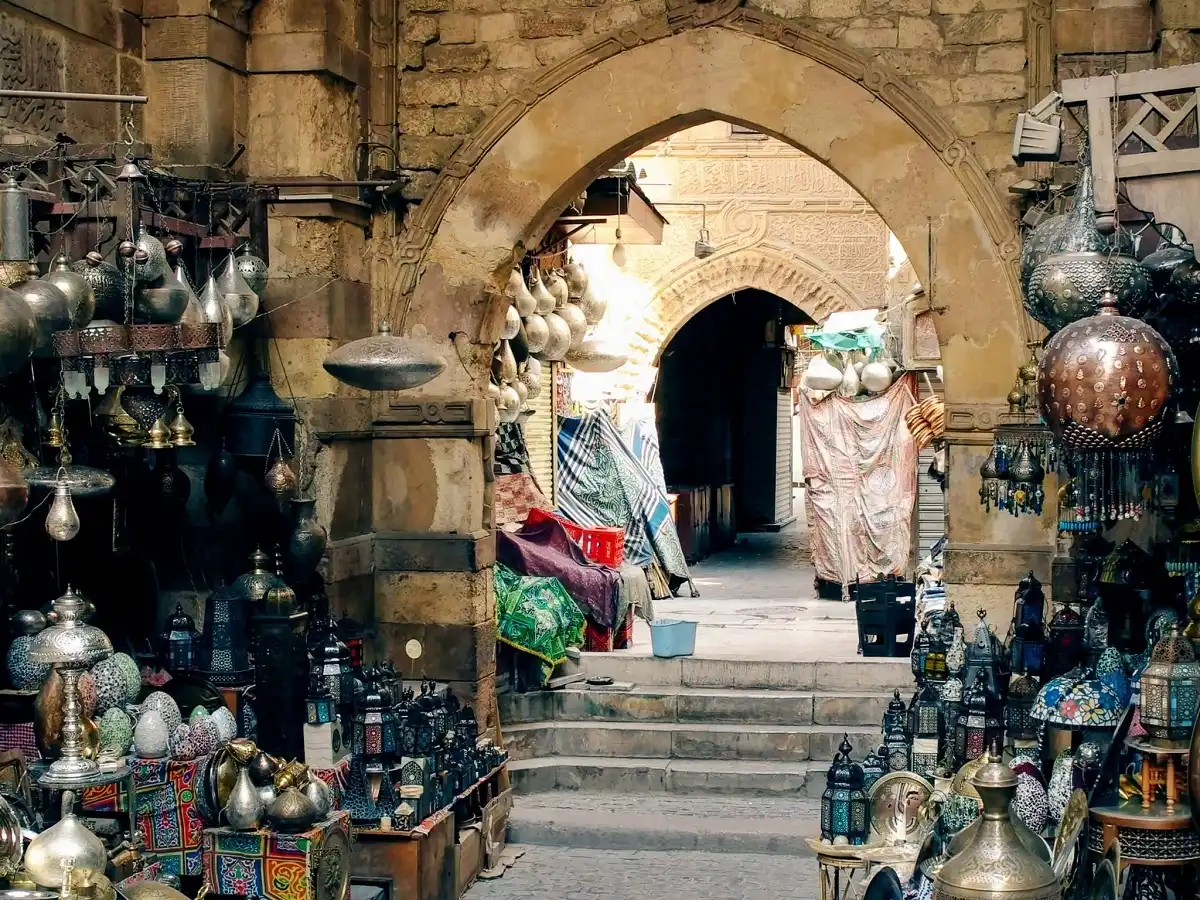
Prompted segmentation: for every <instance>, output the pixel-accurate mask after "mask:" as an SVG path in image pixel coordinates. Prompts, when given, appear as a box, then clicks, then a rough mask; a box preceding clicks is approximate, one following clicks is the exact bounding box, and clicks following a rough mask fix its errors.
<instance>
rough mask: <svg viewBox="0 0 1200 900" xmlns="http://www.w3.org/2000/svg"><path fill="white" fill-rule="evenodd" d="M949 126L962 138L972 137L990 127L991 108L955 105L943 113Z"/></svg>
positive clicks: (985, 105)
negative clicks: (948, 121)
mask: <svg viewBox="0 0 1200 900" xmlns="http://www.w3.org/2000/svg"><path fill="white" fill-rule="evenodd" d="M945 115H946V117H947V118H948V119H949V120H950V124H951V125H953V126H954V130H955V131H957V132H958V133H959V134H960V135H962V136H963V137H972V136H973V135H976V134H981V133H982V132H985V131H988V130H990V129H991V127H992V107H991V105H987V104H978V105H973V104H968V103H957V104H955V105H954V106H951V107H949V108H948V109H947V110H946V111H945Z"/></svg>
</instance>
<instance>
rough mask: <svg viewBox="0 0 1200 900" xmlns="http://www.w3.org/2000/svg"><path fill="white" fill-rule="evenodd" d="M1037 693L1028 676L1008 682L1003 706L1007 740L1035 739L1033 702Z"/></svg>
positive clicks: (1036, 730) (1034, 684)
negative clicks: (1006, 696)
mask: <svg viewBox="0 0 1200 900" xmlns="http://www.w3.org/2000/svg"><path fill="white" fill-rule="evenodd" d="M1037 692H1038V685H1037V682H1036V681H1034V680H1033V679H1032V678H1030V677H1029V676H1028V675H1021V676H1019V677H1017V678H1014V679H1013V680H1012V681H1011V682H1009V685H1008V701H1007V702H1006V704H1005V706H1004V729H1005V731H1006V732H1007V733H1008V737H1009V740H1013V741H1032V740H1036V739H1037V732H1038V723H1037V720H1036V719H1034V718H1033V702H1034V700H1035V699H1036V698H1037Z"/></svg>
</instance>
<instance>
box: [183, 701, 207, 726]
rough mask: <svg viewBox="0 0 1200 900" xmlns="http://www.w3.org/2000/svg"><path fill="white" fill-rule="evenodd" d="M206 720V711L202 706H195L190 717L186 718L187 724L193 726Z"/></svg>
mask: <svg viewBox="0 0 1200 900" xmlns="http://www.w3.org/2000/svg"><path fill="white" fill-rule="evenodd" d="M207 718H208V710H207V709H205V708H204V707H203V706H197V707H196V708H195V709H193V710H192V713H191V715H189V716H188V724H189V725H195V724H196V723H197V722H199V721H200V720H201V719H207Z"/></svg>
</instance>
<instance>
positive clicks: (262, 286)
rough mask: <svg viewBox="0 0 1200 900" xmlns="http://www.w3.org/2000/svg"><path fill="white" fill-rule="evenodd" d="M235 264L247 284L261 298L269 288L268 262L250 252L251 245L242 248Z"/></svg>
mask: <svg viewBox="0 0 1200 900" xmlns="http://www.w3.org/2000/svg"><path fill="white" fill-rule="evenodd" d="M234 264H235V265H236V266H237V270H238V274H239V275H241V276H242V280H243V281H245V282H246V286H247V287H248V288H250V290H252V291H253V292H254V293H255V295H256V296H258V297H259V298H260V299H261V298H262V295H263V291H265V290H266V289H267V279H268V277H269V275H270V271H269V269H268V268H267V264H266V263H265V262H263V261H262V260H261V259H259V258H258V257H257V256H255V255H254V254H253V253H251V252H250V247H249V245H247V246H245V247H243V248H242V249H241V252H240V253H238V255H237V257H236V258H235V260H234Z"/></svg>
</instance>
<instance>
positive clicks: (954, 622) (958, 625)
mask: <svg viewBox="0 0 1200 900" xmlns="http://www.w3.org/2000/svg"><path fill="white" fill-rule="evenodd" d="M937 615H938V621H937V633H938V637H939V638H941V640H942V643H943V644H945V645H946V646H947V647H949V646H950V645H951V644H952V643H954V635H955V634H956V633H958V632H959V631H962V619H961V618H959V615H958V610H957V609H955V608H954V601H953V600H951V601H950V602H949V604H948V605H947V606H946V608H945V610H943V611H942V612H941V613H940V614H937Z"/></svg>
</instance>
